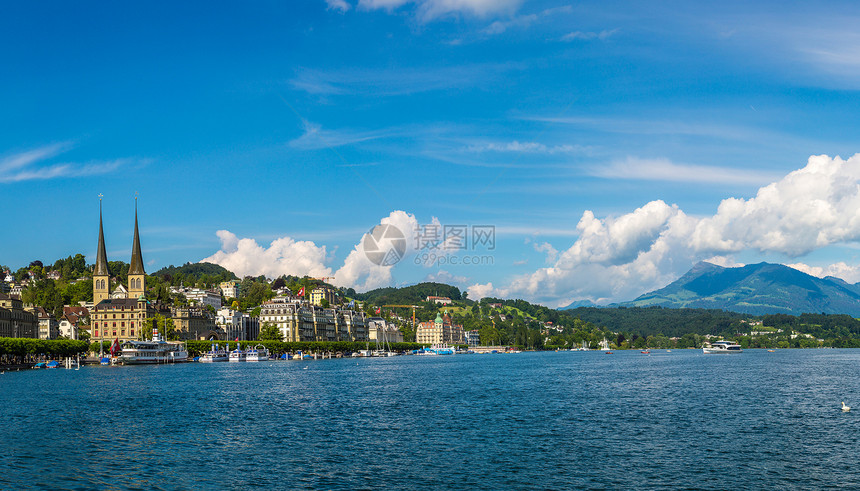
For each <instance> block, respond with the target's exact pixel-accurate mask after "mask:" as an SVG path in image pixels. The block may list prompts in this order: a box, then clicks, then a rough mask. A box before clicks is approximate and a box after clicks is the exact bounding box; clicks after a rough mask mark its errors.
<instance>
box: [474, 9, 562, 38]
mask: <svg viewBox="0 0 860 491" xmlns="http://www.w3.org/2000/svg"><path fill="white" fill-rule="evenodd" d="M570 12H573V8H572V7H571V6H570V5H564V6H561V7H554V8H550V9H546V10H543V11H541V12H539V13H536V14H527V15H518V16H514V17H512V18H511V19H510V20H497V21H494V22H493V23H492V24H490V25H489V26H487V27H486V28H484V29H483V31H482V32H483V33H484V34H490V35H493V34H501V33H503V32H505V31H507V30H508V29H514V28H517V29H525V28H527V27H529V26H531V25H532V24H534V23H535V22H538V21H539V20H540V19H542V18H546V17H551V18H554V19H556V18H557V16H558V15H559V14H562V13H570Z"/></svg>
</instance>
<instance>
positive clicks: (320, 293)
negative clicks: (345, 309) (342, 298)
mask: <svg viewBox="0 0 860 491" xmlns="http://www.w3.org/2000/svg"><path fill="white" fill-rule="evenodd" d="M323 300H326V301H328V304H329V305H334V304H335V301H336V300H337V290H334V289H333V288H329V287H327V286H320V287H317V288H314V289H313V290H311V303H312V304H314V305H322V301H323Z"/></svg>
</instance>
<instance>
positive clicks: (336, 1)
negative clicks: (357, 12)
mask: <svg viewBox="0 0 860 491" xmlns="http://www.w3.org/2000/svg"><path fill="white" fill-rule="evenodd" d="M325 3H326V4H327V5H328V9H329V10H337V11H339V12H346V11H347V10H349V9H350V8H352V6H351V5H350V4H348V3H347V2H346V1H344V0H325Z"/></svg>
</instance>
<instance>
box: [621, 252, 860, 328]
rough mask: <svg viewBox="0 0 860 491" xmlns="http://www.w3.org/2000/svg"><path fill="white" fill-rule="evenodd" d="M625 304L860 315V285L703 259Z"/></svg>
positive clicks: (762, 266)
mask: <svg viewBox="0 0 860 491" xmlns="http://www.w3.org/2000/svg"><path fill="white" fill-rule="evenodd" d="M620 305H624V306H635V307H645V306H654V305H659V306H662V307H669V308H705V309H721V310H731V311H735V312H744V313H749V314H755V315H760V314H772V313H787V314H800V313H804V312H813V313H820V312H826V313H833V314H850V315H854V316H858V315H860V284H858V285H850V284H848V283H846V282H844V281H842V280H839V279H838V278H817V277H814V276H810V275H808V274H806V273H804V272H802V271H799V270H796V269H794V268H791V267H788V266H785V265H783V264H773V263H766V262H761V263H756V264H747V265H746V266H741V267H736V268H726V267H722V266H718V265H716V264H712V263H708V262H705V261H700V262H698V263H696V264H695V265H694V266H693V267H692V268H691V269H690V270H689V271H687V272H686V273H685V274H684V275H683V276H681V277H680V278H678V279H677V280H675V281H673V282H672V283H670V284H669V285H666V286H665V287H664V288H661V289H659V290H655V291H653V292H648V293H646V294H644V295H641V296H640V297H639V298H637V299H635V300H633V301H632V302H624V303H622V304H620Z"/></svg>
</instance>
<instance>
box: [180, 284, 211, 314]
mask: <svg viewBox="0 0 860 491" xmlns="http://www.w3.org/2000/svg"><path fill="white" fill-rule="evenodd" d="M170 292H171V293H177V294H180V293H181V294H182V295H184V296H185V298H186V299H187V300H188V303H189V304H191V305H199V306H206V305H210V306H211V307H212V308H213V309H215V310H218V309H220V308H221V292H220V291H219V290H203V289H200V288H183V287H173V286H172V287H170Z"/></svg>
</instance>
